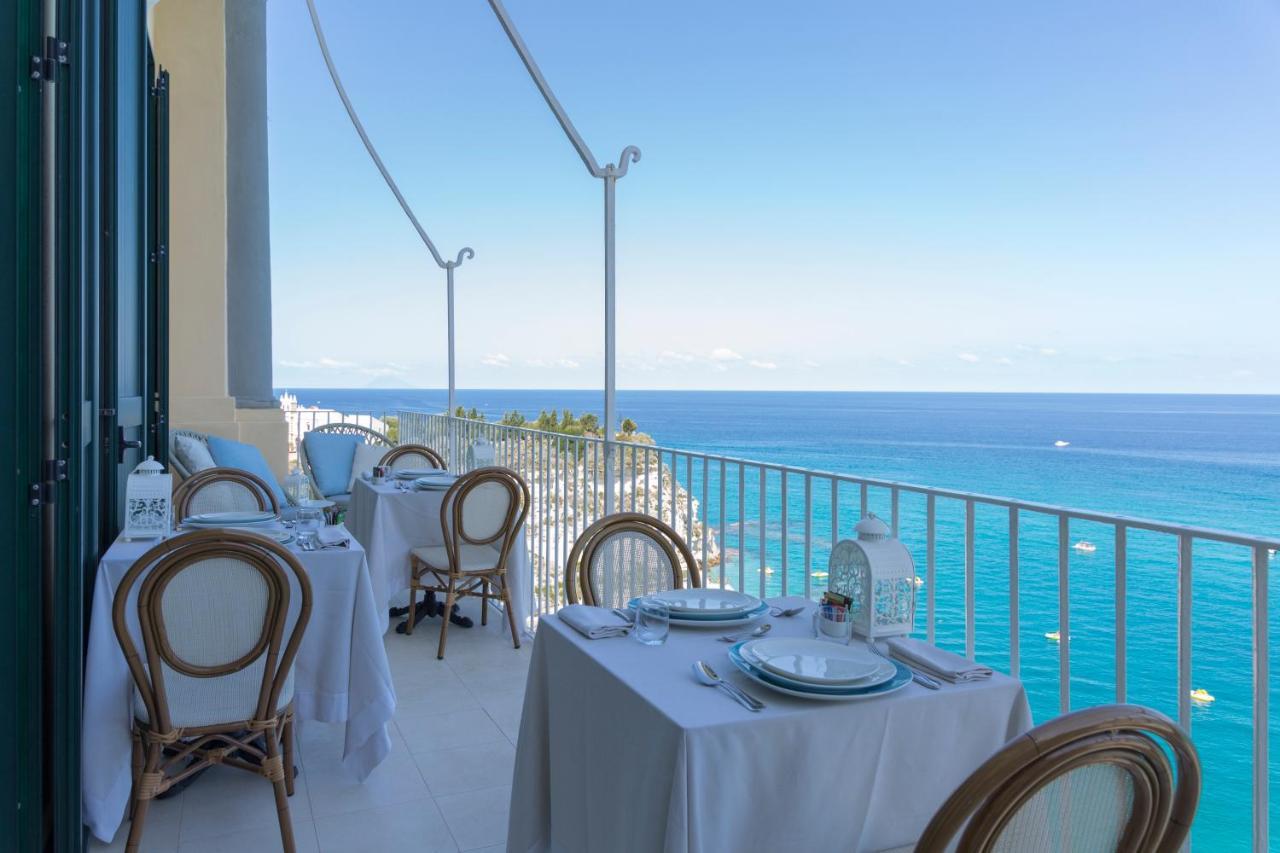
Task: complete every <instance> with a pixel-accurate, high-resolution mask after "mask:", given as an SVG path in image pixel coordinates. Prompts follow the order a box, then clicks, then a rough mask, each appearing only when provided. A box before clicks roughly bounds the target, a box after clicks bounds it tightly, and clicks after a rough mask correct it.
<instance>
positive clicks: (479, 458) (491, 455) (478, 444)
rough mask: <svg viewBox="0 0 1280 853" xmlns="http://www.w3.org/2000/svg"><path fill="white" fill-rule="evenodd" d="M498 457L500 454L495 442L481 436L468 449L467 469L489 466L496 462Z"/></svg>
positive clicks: (472, 469)
mask: <svg viewBox="0 0 1280 853" xmlns="http://www.w3.org/2000/svg"><path fill="white" fill-rule="evenodd" d="M497 458H498V454H497V451H496V450H495V449H494V447H493V442H491V441H489V439H487V438H485V437H484V436H480V437H479V438H477V439H476V440H475V441H473V442H472V443H471V447H470V448H468V449H467V470H468V471H474V470H475V469H477V468H488V467H489V466H491V465H493V464H494V463H495V461H496V459H497Z"/></svg>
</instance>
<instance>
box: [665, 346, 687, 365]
mask: <svg viewBox="0 0 1280 853" xmlns="http://www.w3.org/2000/svg"><path fill="white" fill-rule="evenodd" d="M691 361H693V356H692V355H691V354H690V353H687V352H677V351H675V350H669V349H664V350H663V351H662V352H660V353H658V363H659V364H688V363H689V362H691Z"/></svg>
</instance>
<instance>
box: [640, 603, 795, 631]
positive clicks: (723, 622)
mask: <svg viewBox="0 0 1280 853" xmlns="http://www.w3.org/2000/svg"><path fill="white" fill-rule="evenodd" d="M639 601H640V599H638V598H633V599H631V600H630V601H628V602H627V607H629V608H630V609H632V610H635V609H636V603H637V602H639ZM768 615H769V605H768V604H766V603H764V602H763V601H762V602H760V606H759V607H757V608H756V609H755V610H751V611H748V612H747V613H745V614H743V615H742V616H737V617H734V618H733V619H706V618H702V619H684V618H681V616H680V614H678V613H672V614H671V627H672V628H736V627H738V626H739V625H750V624H751V623H752V622H758V621H759V620H760V619H763V618H764V617H765V616H768Z"/></svg>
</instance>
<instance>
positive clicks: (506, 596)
mask: <svg viewBox="0 0 1280 853" xmlns="http://www.w3.org/2000/svg"><path fill="white" fill-rule="evenodd" d="M498 583H499V584H500V585H501V589H502V607H503V609H504V610H506V611H507V624H508V625H510V626H511V642H512V643H514V644H515V647H516V648H517V649H518V648H520V634H519V632H518V631H516V612H515V611H514V610H512V609H511V595H510V593H508V592H507V576H506V575H505V574H504V575H501V576H500V580H499V581H498Z"/></svg>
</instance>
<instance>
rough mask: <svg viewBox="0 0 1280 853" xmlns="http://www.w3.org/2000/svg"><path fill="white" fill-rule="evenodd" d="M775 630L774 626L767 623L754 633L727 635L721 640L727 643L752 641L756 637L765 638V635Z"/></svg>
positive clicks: (745, 632)
mask: <svg viewBox="0 0 1280 853" xmlns="http://www.w3.org/2000/svg"><path fill="white" fill-rule="evenodd" d="M771 630H773V625H771V624H769V623H767V622H766V623H765V624H763V625H761V626H760V627H759V628H756V629H755V630H754V631H744V632H742V633H741V634H726V635H725V636H723V637H721V638H720V640H721V641H722V642H725V643H736V642H738V641H739V640H750V639H752V638H754V637H763V636H764V635H765V634H767V633H769V632H770V631H771Z"/></svg>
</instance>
